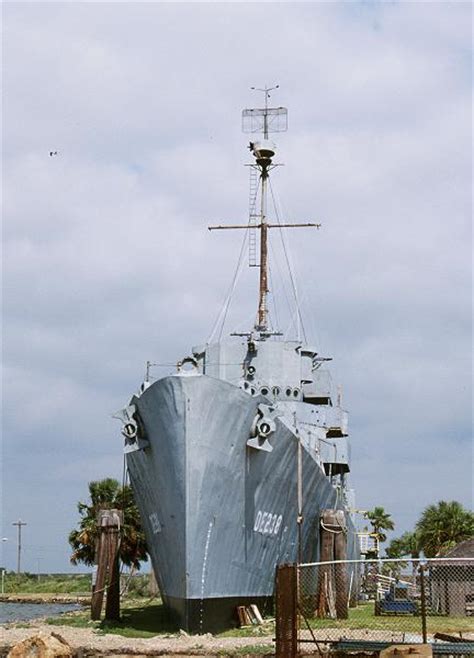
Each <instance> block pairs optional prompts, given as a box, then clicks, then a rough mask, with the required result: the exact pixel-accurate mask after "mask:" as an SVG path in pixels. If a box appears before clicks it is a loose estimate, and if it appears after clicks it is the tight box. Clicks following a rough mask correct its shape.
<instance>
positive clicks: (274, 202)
mask: <svg viewBox="0 0 474 658" xmlns="http://www.w3.org/2000/svg"><path fill="white" fill-rule="evenodd" d="M268 182H269V187H270V193H271V195H272V201H273V207H274V209H275V216H276V219H277V223H278V224H279V225H280V224H281V222H280V214H279V211H278V206H277V202H276V199H275V194H274V191H273V186H272V184H271V181H270V180H269V181H268ZM280 238H281V243H282V246H283V253H284V254H285V260H286V264H287V267H288V271H289V274H290V281H291V285H292V288H293V295H294V298H295V305H296V313H297V314H298V318H299V323H300V325H301V330H302V332H303V338H304V340H305V342H307V338H306V331H305V327H304V323H303V318H302V315H301V310H300V307H299V301H298V289H297V286H296V281H295V277H294V273H293V268H292V266H291V263H290V259H289V256H288V251H287V248H286V243H285V239H284V236H283V230H282V228H281V226H280ZM298 338H299V336H298Z"/></svg>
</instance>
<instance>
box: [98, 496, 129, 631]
mask: <svg viewBox="0 0 474 658" xmlns="http://www.w3.org/2000/svg"><path fill="white" fill-rule="evenodd" d="M122 523H123V513H122V512H121V511H120V510H117V509H103V510H100V511H99V513H98V515H97V525H98V528H99V538H98V540H97V547H96V564H97V572H96V578H95V583H94V585H93V589H92V600H91V619H92V620H99V619H100V616H101V612H102V604H103V600H104V592H105V590H107V600H106V607H105V618H106V619H110V620H118V619H120V574H119V540H120V527H121V525H122Z"/></svg>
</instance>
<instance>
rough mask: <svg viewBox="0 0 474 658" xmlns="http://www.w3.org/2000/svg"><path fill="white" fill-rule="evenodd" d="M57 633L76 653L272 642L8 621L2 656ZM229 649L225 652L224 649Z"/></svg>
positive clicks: (179, 651)
mask: <svg viewBox="0 0 474 658" xmlns="http://www.w3.org/2000/svg"><path fill="white" fill-rule="evenodd" d="M39 631H43V632H44V633H52V632H53V633H57V634H58V635H60V636H61V637H62V638H64V640H66V642H67V643H68V644H69V645H70V646H71V647H72V648H73V649H75V650H76V655H77V656H84V658H85V657H86V656H93V655H96V656H114V655H120V656H127V655H129V656H134V657H135V658H136V657H137V656H177V655H178V656H189V657H191V656H216V655H219V656H223V655H229V656H232V655H233V652H234V650H237V649H238V650H240V654H239V655H242V649H243V647H255V646H263V645H265V646H273V645H274V642H273V640H272V637H271V636H268V637H225V638H216V637H213V636H212V635H211V634H210V633H207V634H206V635H186V634H184V633H183V632H181V634H179V635H157V636H156V637H151V638H126V637H122V636H120V635H113V634H106V633H103V632H102V631H100V632H97V631H96V630H94V629H90V628H74V627H71V626H54V627H51V626H50V625H49V624H45V623H42V622H30V623H29V625H28V628H21V627H20V626H18V625H15V624H10V625H4V626H0V656H5V655H6V653H7V652H8V650H9V649H10V648H11V647H12V646H14V645H15V644H16V643H18V642H21V641H22V640H24V639H26V638H27V637H31V636H33V635H35V634H36V633H37V632H39ZM227 651H228V652H229V653H228V654H226V652H227ZM254 655H255V654H254Z"/></svg>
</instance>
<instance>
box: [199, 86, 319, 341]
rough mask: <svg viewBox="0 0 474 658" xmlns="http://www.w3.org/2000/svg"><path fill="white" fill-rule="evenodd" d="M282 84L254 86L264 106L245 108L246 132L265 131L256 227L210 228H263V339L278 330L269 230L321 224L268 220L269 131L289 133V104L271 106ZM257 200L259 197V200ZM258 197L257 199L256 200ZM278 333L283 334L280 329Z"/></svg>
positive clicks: (257, 145) (258, 156) (257, 150)
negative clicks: (272, 327)
mask: <svg viewBox="0 0 474 658" xmlns="http://www.w3.org/2000/svg"><path fill="white" fill-rule="evenodd" d="M279 86H280V85H275V86H274V87H267V86H266V85H265V87H263V89H262V88H261V87H251V89H252V90H254V91H260V92H262V93H263V94H264V99H265V105H264V107H263V108H253V109H246V110H243V111H242V130H243V132H244V133H260V134H261V133H263V139H260V140H258V138H257V140H255V141H251V142H250V144H249V149H250V151H251V153H252V155H253V156H254V158H255V163H252V164H251V165H250V166H251V167H252V168H253V169H255V170H256V171H257V172H258V174H259V175H260V208H259V210H258V213H255V215H253V216H252V217H253V218H254V219H255V220H256V221H255V223H254V224H253V226H252V225H251V224H250V223H249V224H241V225H227V226H209V227H208V228H209V230H210V231H212V230H215V229H246V230H249V229H250V230H252V228H253V229H259V231H260V264H259V269H260V284H259V301H258V314H257V322H256V324H255V329H256V331H258V332H259V333H260V338H261V339H265V338H266V337H268V336H272V335H275V332H272V331H269V327H268V306H267V295H268V292H269V289H268V230H269V229H270V228H287V227H288V228H293V227H302V226H314V227H316V228H319V226H320V225H319V224H314V223H310V222H307V223H304V224H287V223H283V224H281V223H280V222H278V223H276V224H269V223H268V219H267V180H268V177H269V172H270V170H271V169H273V167H276V166H277V165H275V164H272V158H273V156H274V155H275V149H276V147H275V144H274V143H273V142H272V141H270V140H269V139H268V135H269V133H279V132H285V131H286V130H287V129H288V110H287V109H286V107H268V99H269V98H270V92H271V91H273V90H274V89H278V88H279ZM255 200H256V199H255ZM255 200H254V201H255ZM277 335H280V334H279V333H278V332H277Z"/></svg>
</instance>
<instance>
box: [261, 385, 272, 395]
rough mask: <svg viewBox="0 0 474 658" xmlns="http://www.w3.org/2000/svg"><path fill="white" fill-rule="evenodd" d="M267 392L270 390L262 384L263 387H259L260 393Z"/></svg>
mask: <svg viewBox="0 0 474 658" xmlns="http://www.w3.org/2000/svg"><path fill="white" fill-rule="evenodd" d="M269 392H270V391H269V390H268V388H267V387H266V386H264V387H263V388H261V389H260V393H261V394H262V395H268V394H269Z"/></svg>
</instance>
